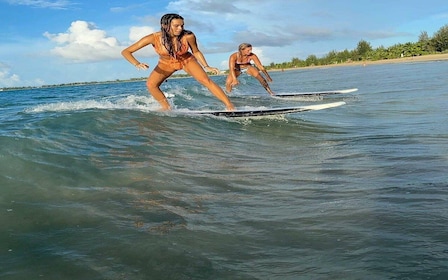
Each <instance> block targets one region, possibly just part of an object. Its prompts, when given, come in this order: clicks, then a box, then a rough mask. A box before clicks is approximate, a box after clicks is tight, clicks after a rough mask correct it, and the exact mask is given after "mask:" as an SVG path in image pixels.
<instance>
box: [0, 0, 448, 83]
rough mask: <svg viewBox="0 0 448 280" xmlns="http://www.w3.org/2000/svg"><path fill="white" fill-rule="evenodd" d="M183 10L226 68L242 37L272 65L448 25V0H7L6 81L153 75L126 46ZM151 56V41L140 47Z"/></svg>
mask: <svg viewBox="0 0 448 280" xmlns="http://www.w3.org/2000/svg"><path fill="white" fill-rule="evenodd" d="M165 13H178V14H180V15H182V16H183V17H184V18H185V28H186V29H189V30H192V31H193V32H194V33H195V34H196V36H197V39H198V43H199V47H200V49H201V51H202V52H203V53H204V55H205V57H206V59H207V60H208V63H209V64H210V65H212V66H215V67H218V68H220V69H221V70H226V69H227V68H228V66H227V59H228V57H229V55H230V54H231V53H232V52H234V51H236V49H237V46H238V45H239V44H240V43H242V42H249V43H251V44H252V45H253V46H254V48H253V49H254V52H255V53H256V54H257V55H258V56H259V57H260V58H261V61H262V63H263V64H264V65H268V64H270V63H271V62H274V63H281V62H285V61H291V59H292V58H299V59H306V58H307V57H308V56H309V55H311V54H314V55H317V56H318V57H321V56H324V55H325V54H327V53H328V52H330V51H333V50H335V51H342V50H345V49H348V50H353V49H355V48H356V46H357V44H358V42H359V41H360V40H366V41H367V42H369V43H370V44H371V45H372V47H374V48H376V47H379V46H384V47H388V46H392V45H394V44H397V43H406V42H417V41H418V36H419V35H420V34H421V32H422V31H426V32H427V33H428V35H429V36H432V35H433V34H434V33H435V32H436V31H438V30H439V29H440V28H441V27H442V26H444V25H446V24H448V5H447V4H446V0H443V1H442V0H426V1H415V0H406V1H404V0H403V1H402V0H392V1H386V0H378V1H371V0H344V1H334V0H281V1H279V0H238V1H232V0H228V1H222V0H177V1H174V0H173V1H163V0H153V1H143V0H127V1H122V0H120V1H118V0H112V1H103V0H95V1H93V0H88V1H87V0H0V38H1V39H0V88H2V87H14V86H39V85H48V84H61V83H71V82H89V81H107V80H116V79H128V78H134V77H145V76H147V75H148V74H149V71H146V72H143V71H137V70H136V69H135V68H134V67H133V66H132V65H130V64H129V63H128V62H127V61H126V60H124V59H123V58H122V56H121V55H120V52H121V50H122V49H124V48H125V47H127V46H128V45H130V44H131V43H133V42H135V41H136V40H138V39H139V38H140V37H142V36H144V35H146V34H149V33H151V32H153V31H158V30H159V28H160V25H159V21H160V17H161V16H162V15H163V14H165ZM135 55H136V57H137V58H138V59H139V60H140V61H142V62H146V63H148V64H150V69H152V68H153V67H154V66H155V64H156V63H157V57H156V55H155V53H154V51H153V50H152V47H147V48H145V49H144V50H141V51H139V52H137V53H135Z"/></svg>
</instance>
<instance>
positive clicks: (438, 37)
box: [431, 24, 448, 52]
mask: <svg viewBox="0 0 448 280" xmlns="http://www.w3.org/2000/svg"><path fill="white" fill-rule="evenodd" d="M431 44H432V46H433V47H434V50H435V51H437V52H443V51H445V50H448V24H447V25H445V26H443V27H442V28H440V29H439V30H438V31H437V32H436V33H434V36H433V37H432V39H431Z"/></svg>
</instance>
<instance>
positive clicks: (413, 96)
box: [0, 61, 448, 280]
mask: <svg viewBox="0 0 448 280" xmlns="http://www.w3.org/2000/svg"><path fill="white" fill-rule="evenodd" d="M447 73H448V62H446V61H443V62H426V63H406V64H390V65H367V66H365V67H363V66H353V67H337V68H320V69H317V68H316V69H300V70H294V71H284V72H271V76H272V78H273V79H274V82H273V83H272V85H271V87H272V89H273V90H274V91H275V92H283V93H286V92H301V91H316V90H333V89H346V88H358V89H359V90H358V91H357V92H355V93H349V94H343V95H333V96H328V97H324V98H322V97H314V98H302V99H297V100H279V99H273V98H270V97H269V96H268V95H267V93H265V92H264V89H263V88H262V87H261V86H259V85H258V84H257V82H256V81H255V80H254V79H251V78H249V77H246V76H244V77H241V85H240V86H239V87H238V88H237V89H236V90H235V91H234V92H233V93H232V95H231V99H232V101H233V102H234V103H235V105H236V106H237V107H239V108H253V107H254V108H258V107H282V106H286V105H288V106H289V105H312V104H320V103H326V102H334V101H345V102H346V103H347V104H346V105H344V106H342V107H338V108H332V109H327V110H323V111H315V112H306V113H298V114H291V115H288V116H285V117H276V118H273V117H271V118H265V119H261V120H246V119H241V120H235V119H232V120H230V119H222V118H214V117H209V116H191V115H187V114H179V112H184V111H188V110H208V109H224V106H223V105H222V104H221V103H220V102H219V101H218V100H217V99H216V98H214V97H213V96H211V95H210V93H208V91H207V90H205V89H204V88H202V87H201V86H199V84H198V83H197V82H196V81H194V80H193V79H190V78H186V79H170V80H169V81H168V82H167V83H165V84H164V85H163V89H164V91H165V92H166V93H167V96H168V97H169V99H170V102H171V103H172V104H173V107H175V108H176V111H178V112H177V113H176V112H171V113H163V112H159V111H158V108H159V106H158V104H157V103H156V102H155V101H154V100H153V99H152V98H151V97H150V96H149V95H148V94H147V92H146V89H145V84H144V82H132V83H113V84H103V85H89V86H77V87H59V88H47V89H34V90H22V91H4V92H1V93H0V170H1V176H0V188H1V196H0V211H1V214H0V224H1V229H2V230H1V231H0V232H1V233H0V278H1V279H3V280H5V279H8V280H9V279H89V280H91V279H446V277H448V229H447V228H448V227H447V224H448V175H447V171H448V124H447V122H448V117H447V116H448V115H447V109H448V83H447V79H446V75H447ZM213 79H215V80H216V81H217V82H218V83H219V84H220V85H221V86H222V85H223V84H224V80H225V77H224V76H219V77H213Z"/></svg>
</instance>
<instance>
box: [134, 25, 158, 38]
mask: <svg viewBox="0 0 448 280" xmlns="http://www.w3.org/2000/svg"><path fill="white" fill-rule="evenodd" d="M151 33H154V28H152V27H148V26H133V27H131V29H130V30H129V40H131V41H132V42H136V41H138V40H140V39H141V38H142V37H144V36H146V35H149V34H151Z"/></svg>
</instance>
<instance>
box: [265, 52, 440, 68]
mask: <svg viewBox="0 0 448 280" xmlns="http://www.w3.org/2000/svg"><path fill="white" fill-rule="evenodd" d="M437 60H448V53H443V54H428V55H422V56H413V57H402V58H395V59H383V60H375V61H370V60H367V61H365V60H364V61H354V62H344V63H338V64H328V65H319V66H307V68H308V67H315V68H322V67H339V66H359V65H362V66H367V65H372V64H392V63H409V62H424V61H437ZM292 69H297V68H291V69H283V70H292ZM279 70H280V71H282V70H281V69H279ZM279 70H274V69H269V71H279Z"/></svg>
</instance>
